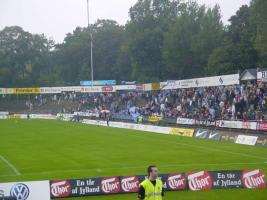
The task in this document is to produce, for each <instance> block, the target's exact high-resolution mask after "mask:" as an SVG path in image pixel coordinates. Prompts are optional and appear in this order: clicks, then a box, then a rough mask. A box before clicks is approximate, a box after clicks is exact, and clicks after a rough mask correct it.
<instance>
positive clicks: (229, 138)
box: [220, 131, 238, 143]
mask: <svg viewBox="0 0 267 200" xmlns="http://www.w3.org/2000/svg"><path fill="white" fill-rule="evenodd" d="M220 133H221V141H225V142H234V143H235V142H236V139H237V137H238V135H237V133H232V132H224V131H221V132H220Z"/></svg>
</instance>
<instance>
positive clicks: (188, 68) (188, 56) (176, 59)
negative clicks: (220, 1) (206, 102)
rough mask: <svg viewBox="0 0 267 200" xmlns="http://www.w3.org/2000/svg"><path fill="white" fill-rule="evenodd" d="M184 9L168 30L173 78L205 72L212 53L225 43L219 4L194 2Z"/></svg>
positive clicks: (167, 52) (166, 60) (168, 64)
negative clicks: (207, 7)
mask: <svg viewBox="0 0 267 200" xmlns="http://www.w3.org/2000/svg"><path fill="white" fill-rule="evenodd" d="M180 9H181V11H180V14H179V15H178V16H177V18H176V20H175V23H174V24H173V25H172V26H171V28H170V30H169V32H167V33H166V34H165V43H164V51H163V58H164V63H165V66H166V71H167V77H169V79H177V78H179V79H181V78H192V77H196V76H201V75H204V69H205V67H206V66H207V63H208V59H209V56H210V54H211V53H212V52H213V50H214V49H215V48H217V47H218V46H220V45H221V43H222V39H223V33H224V32H223V24H222V21H221V15H220V9H219V7H218V6H216V7H214V8H213V9H206V7H205V6H199V5H198V4H197V3H195V2H193V3H190V4H184V5H183V6H181V7H180Z"/></svg>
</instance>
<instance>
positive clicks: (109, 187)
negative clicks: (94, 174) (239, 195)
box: [101, 177, 120, 194]
mask: <svg viewBox="0 0 267 200" xmlns="http://www.w3.org/2000/svg"><path fill="white" fill-rule="evenodd" d="M101 190H102V192H104V193H106V194H114V193H118V192H120V181H119V178H118V177H112V178H104V179H102V180H101Z"/></svg>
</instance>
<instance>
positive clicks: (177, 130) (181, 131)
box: [170, 128, 194, 137]
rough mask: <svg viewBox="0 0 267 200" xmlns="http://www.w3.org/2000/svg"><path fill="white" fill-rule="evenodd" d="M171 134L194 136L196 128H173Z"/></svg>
mask: <svg viewBox="0 0 267 200" xmlns="http://www.w3.org/2000/svg"><path fill="white" fill-rule="evenodd" d="M170 134H171V135H179V136H186V137H193V135H194V129H185V128H171V129H170Z"/></svg>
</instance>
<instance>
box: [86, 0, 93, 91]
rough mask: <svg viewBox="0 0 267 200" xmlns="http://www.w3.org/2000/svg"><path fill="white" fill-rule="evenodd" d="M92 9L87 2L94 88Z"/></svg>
mask: <svg viewBox="0 0 267 200" xmlns="http://www.w3.org/2000/svg"><path fill="white" fill-rule="evenodd" d="M89 11H90V7H89V0H87V19H88V30H89V34H90V50H91V86H93V84H94V83H93V82H94V62H93V61H94V60H93V31H92V30H91V28H90V13H89Z"/></svg>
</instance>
